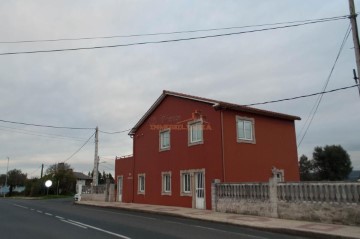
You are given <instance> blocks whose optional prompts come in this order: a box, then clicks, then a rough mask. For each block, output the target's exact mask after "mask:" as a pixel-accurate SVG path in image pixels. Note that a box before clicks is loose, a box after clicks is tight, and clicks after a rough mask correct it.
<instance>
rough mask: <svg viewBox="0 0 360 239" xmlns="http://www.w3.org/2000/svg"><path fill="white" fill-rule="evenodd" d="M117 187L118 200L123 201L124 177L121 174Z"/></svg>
mask: <svg viewBox="0 0 360 239" xmlns="http://www.w3.org/2000/svg"><path fill="white" fill-rule="evenodd" d="M117 189H118V195H119V198H118V201H119V202H122V191H123V177H122V176H120V177H118V185H117Z"/></svg>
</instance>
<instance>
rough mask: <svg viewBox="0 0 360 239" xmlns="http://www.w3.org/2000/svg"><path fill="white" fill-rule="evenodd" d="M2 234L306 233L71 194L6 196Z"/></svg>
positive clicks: (0, 209)
mask: <svg viewBox="0 0 360 239" xmlns="http://www.w3.org/2000/svg"><path fill="white" fill-rule="evenodd" d="M0 238H2V239H20V238H21V239H23V238H37V239H42V238H46V239H52V238H54V239H57V238H59V239H60V238H61V239H64V238H66V239H72V238H74V239H75V238H76V239H82V238H86V239H93V238H123V239H127V238H131V239H135V238H146V239H150V238H156V239H161V238H216V239H218V238H224V239H225V238H226V239H232V238H244V239H245V238H246V239H265V238H274V239H275V238H276V239H283V238H284V239H285V238H289V239H295V238H301V237H295V236H289V235H282V234H278V233H270V232H264V231H260V230H253V229H249V228H242V227H237V226H232V225H225V224H220V223H219V224H218V223H211V222H203V221H198V220H191V219H184V218H177V217H171V216H163V215H154V214H148V213H139V212H131V211H123V210H119V209H103V208H97V207H88V206H81V205H74V204H73V202H72V200H71V199H56V200H55V199H53V200H19V199H0ZM302 238H303V237H302Z"/></svg>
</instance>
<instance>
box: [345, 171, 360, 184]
mask: <svg viewBox="0 0 360 239" xmlns="http://www.w3.org/2000/svg"><path fill="white" fill-rule="evenodd" d="M348 180H349V181H359V182H360V170H353V171H352V172H351V173H350V174H349V175H348Z"/></svg>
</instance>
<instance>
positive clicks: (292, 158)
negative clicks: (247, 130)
mask: <svg viewBox="0 0 360 239" xmlns="http://www.w3.org/2000/svg"><path fill="white" fill-rule="evenodd" d="M236 116H244V117H247V118H252V119H254V121H255V126H254V129H255V140H256V142H255V144H251V143H238V142H237V135H236ZM223 122H224V157H225V159H226V160H225V171H226V173H225V181H226V182H258V181H262V182H266V181H269V178H270V177H271V169H272V167H276V168H277V169H283V170H284V178H285V181H299V180H300V178H299V168H298V161H297V147H296V136H295V125H294V121H292V120H282V119H278V118H270V117H265V116H261V115H260V116H259V115H254V114H249V113H242V112H235V111H224V112H223Z"/></svg>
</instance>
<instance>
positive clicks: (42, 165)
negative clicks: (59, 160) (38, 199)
mask: <svg viewBox="0 0 360 239" xmlns="http://www.w3.org/2000/svg"><path fill="white" fill-rule="evenodd" d="M43 172H44V164H41V175H40V178H42V177H43Z"/></svg>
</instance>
